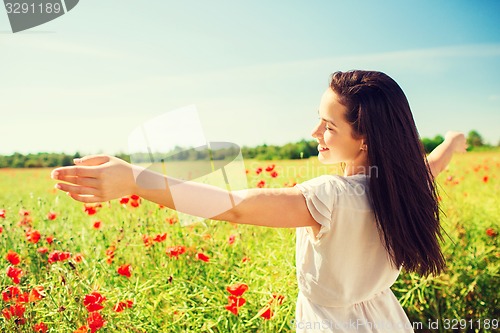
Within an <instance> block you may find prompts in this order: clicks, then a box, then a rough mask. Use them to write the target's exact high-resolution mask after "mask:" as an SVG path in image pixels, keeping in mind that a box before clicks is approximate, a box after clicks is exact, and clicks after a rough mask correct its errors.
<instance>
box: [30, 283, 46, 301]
mask: <svg viewBox="0 0 500 333" xmlns="http://www.w3.org/2000/svg"><path fill="white" fill-rule="evenodd" d="M44 297H45V291H44V289H43V287H42V286H36V287H33V289H31V291H30V294H29V298H28V300H29V301H30V302H36V301H39V300H41V299H42V298H44Z"/></svg>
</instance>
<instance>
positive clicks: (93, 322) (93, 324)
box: [87, 312, 106, 333]
mask: <svg viewBox="0 0 500 333" xmlns="http://www.w3.org/2000/svg"><path fill="white" fill-rule="evenodd" d="M105 323H106V322H105V321H104V319H103V318H102V316H101V314H100V313H99V312H91V313H89V316H88V318H87V324H88V325H89V328H90V332H91V333H95V332H96V331H97V330H98V329H100V328H102V327H103V326H104V324H105Z"/></svg>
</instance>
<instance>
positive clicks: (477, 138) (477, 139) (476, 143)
mask: <svg viewBox="0 0 500 333" xmlns="http://www.w3.org/2000/svg"><path fill="white" fill-rule="evenodd" d="M467 144H468V145H469V146H472V147H481V146H484V142H483V137H482V136H481V134H479V133H478V132H477V131H475V130H472V131H470V132H469V134H467Z"/></svg>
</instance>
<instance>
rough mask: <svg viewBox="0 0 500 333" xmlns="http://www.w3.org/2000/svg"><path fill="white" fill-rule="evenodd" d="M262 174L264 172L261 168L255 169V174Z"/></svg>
mask: <svg viewBox="0 0 500 333" xmlns="http://www.w3.org/2000/svg"><path fill="white" fill-rule="evenodd" d="M261 172H262V168H261V167H259V168H257V169H255V173H256V174H258V175H260V173H261Z"/></svg>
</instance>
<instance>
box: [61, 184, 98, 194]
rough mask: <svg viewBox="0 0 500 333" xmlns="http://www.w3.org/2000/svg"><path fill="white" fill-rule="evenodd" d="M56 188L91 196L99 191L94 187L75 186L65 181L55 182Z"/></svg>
mask: <svg viewBox="0 0 500 333" xmlns="http://www.w3.org/2000/svg"><path fill="white" fill-rule="evenodd" d="M56 188H57V189H59V190H61V191H64V192H68V193H70V194H77V195H92V196H96V197H98V196H99V191H98V190H96V189H95V188H92V187H87V186H75V185H70V184H66V183H58V184H56Z"/></svg>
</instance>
